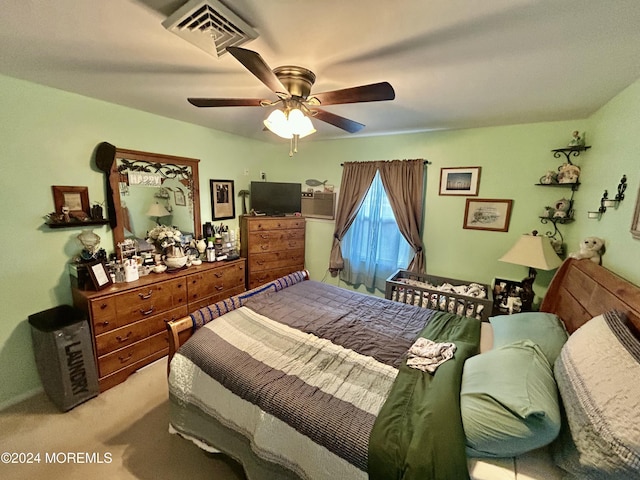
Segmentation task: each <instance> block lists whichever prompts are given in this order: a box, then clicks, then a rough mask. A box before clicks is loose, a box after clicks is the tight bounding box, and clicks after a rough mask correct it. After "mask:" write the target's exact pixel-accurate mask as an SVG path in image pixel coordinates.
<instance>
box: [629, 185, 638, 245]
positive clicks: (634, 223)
mask: <svg viewBox="0 0 640 480" xmlns="http://www.w3.org/2000/svg"><path fill="white" fill-rule="evenodd" d="M631 235H633V238H635V239H636V240H640V188H639V189H638V195H637V197H636V208H635V210H634V212H633V221H632V222H631Z"/></svg>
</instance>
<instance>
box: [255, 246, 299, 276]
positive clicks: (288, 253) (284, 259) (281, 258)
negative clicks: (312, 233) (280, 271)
mask: <svg viewBox="0 0 640 480" xmlns="http://www.w3.org/2000/svg"><path fill="white" fill-rule="evenodd" d="M292 265H304V249H303V248H298V249H295V250H283V251H280V252H270V253H258V254H255V255H252V256H251V257H249V271H251V272H254V273H255V272H259V271H262V270H270V269H273V268H276V269H277V268H284V267H289V266H292Z"/></svg>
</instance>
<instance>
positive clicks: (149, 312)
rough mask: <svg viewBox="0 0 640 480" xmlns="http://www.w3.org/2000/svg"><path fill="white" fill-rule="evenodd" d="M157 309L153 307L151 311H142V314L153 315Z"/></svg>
mask: <svg viewBox="0 0 640 480" xmlns="http://www.w3.org/2000/svg"><path fill="white" fill-rule="evenodd" d="M155 309H156V307H151V308H150V309H149V310H140V313H141V314H142V315H151V314H152V313H153V311H154V310H155Z"/></svg>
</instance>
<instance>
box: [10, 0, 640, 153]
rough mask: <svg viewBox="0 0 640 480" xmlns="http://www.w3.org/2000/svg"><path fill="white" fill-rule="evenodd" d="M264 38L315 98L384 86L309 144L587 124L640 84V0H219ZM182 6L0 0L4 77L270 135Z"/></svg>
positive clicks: (248, 87)
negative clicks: (188, 23) (183, 19)
mask: <svg viewBox="0 0 640 480" xmlns="http://www.w3.org/2000/svg"><path fill="white" fill-rule="evenodd" d="M221 1H222V3H224V4H225V5H227V6H228V7H229V8H231V9H232V10H233V11H234V12H235V13H236V14H237V15H238V16H240V17H241V18H242V19H244V20H245V21H246V22H247V23H248V24H249V25H251V26H252V27H254V28H255V29H256V30H257V31H258V32H259V35H260V36H259V37H258V38H257V39H256V40H253V41H251V42H249V43H247V44H245V45H243V47H244V48H248V49H251V50H254V51H256V52H259V53H260V54H261V56H262V57H263V58H264V60H265V61H266V62H267V63H268V65H269V66H270V67H271V68H275V67H277V66H280V65H286V64H295V65H299V66H303V67H306V68H309V69H311V70H312V71H314V72H315V74H316V76H317V80H316V83H315V85H314V88H313V89H312V93H313V92H316V93H317V92H323V91H328V90H335V89H341V88H347V87H352V86H356V85H362V84H368V83H374V82H381V81H388V82H390V83H391V85H393V87H394V89H395V92H396V99H395V100H393V101H387V102H375V103H366V104H349V105H337V106H327V107H325V109H326V110H328V111H330V112H332V113H336V114H338V115H342V116H345V117H347V118H350V119H352V120H355V121H357V122H360V123H364V124H365V125H366V128H364V129H363V130H362V131H361V132H360V133H358V134H349V133H346V132H343V131H342V130H339V129H337V128H336V127H333V126H331V125H328V124H324V123H322V122H319V121H315V122H314V123H315V125H316V128H318V133H316V134H315V135H313V136H312V137H309V138H308V139H305V141H309V140H313V139H316V140H317V139H324V138H340V137H348V136H364V135H380V134H389V133H397V132H415V131H425V130H433V129H452V128H469V127H480V126H490V125H506V124H516V123H529V122H539V121H552V120H566V119H576V118H583V117H586V116H588V115H590V114H591V113H593V112H594V111H595V110H597V109H598V108H599V107H601V106H602V105H603V104H604V103H606V102H607V101H608V100H610V99H611V98H612V97H613V96H615V95H616V94H617V93H619V92H620V91H621V90H622V89H624V88H625V87H627V86H628V85H630V84H631V83H633V82H634V81H635V80H637V79H638V78H640V28H639V26H640V2H639V1H638V0H608V1H602V0H537V1H536V0H490V1H489V0H485V1H482V0H464V1H463V0H401V1H390V0H351V1H349V0H313V1H312V0H233V1H231V0H221ZM183 3H185V0H53V1H51V0H40V1H36V0H2V15H1V16H0V58H1V61H0V73H1V74H5V75H9V76H13V77H17V78H22V79H25V80H30V81H33V82H36V83H40V84H43V85H49V86H51V87H55V88H59V89H62V90H66V91H70V92H75V93H78V94H81V95H85V96H88V97H93V98H97V99H102V100H105V101H108V102H112V103H116V104H120V105H126V106H129V107H132V108H135V109H139V110H144V111H147V112H151V113H155V114H158V115H162V116H166V117H170V118H175V119H178V120H183V121H185V122H190V123H193V124H198V125H203V126H206V127H210V128H214V129H217V130H222V131H226V132H231V133H235V134H238V135H242V136H246V137H252V138H256V139H260V140H265V141H271V140H274V141H276V140H277V141H281V140H279V139H278V138H277V137H275V136H274V135H273V134H271V133H269V132H266V131H263V128H262V120H263V119H264V118H265V117H266V115H267V114H268V111H267V110H266V109H263V108H260V107H225V108H201V109H198V108H196V107H193V106H192V105H190V104H189V103H187V100H186V99H187V97H223V98H226V97H248V98H268V99H276V97H275V96H274V94H273V93H271V92H270V90H269V89H268V88H267V87H266V86H264V85H263V84H262V83H261V82H260V81H258V80H257V79H256V78H255V77H254V76H253V75H252V74H251V73H249V71H248V70H246V69H245V68H244V67H243V66H242V65H241V64H240V63H239V62H238V61H237V60H236V59H235V58H233V57H232V56H231V55H229V54H225V55H223V56H222V57H220V58H215V57H212V56H210V55H208V54H206V53H204V52H203V51H201V50H199V49H198V48H196V47H195V46H193V45H191V44H190V43H187V42H186V41H184V40H182V39H180V38H179V37H178V36H176V35H175V34H173V33H171V32H169V31H167V30H166V29H165V28H164V27H163V26H162V25H161V22H162V21H163V20H165V18H167V17H168V16H169V15H170V14H171V13H173V12H174V11H175V10H176V9H177V8H178V7H179V6H181V5H182V4H183Z"/></svg>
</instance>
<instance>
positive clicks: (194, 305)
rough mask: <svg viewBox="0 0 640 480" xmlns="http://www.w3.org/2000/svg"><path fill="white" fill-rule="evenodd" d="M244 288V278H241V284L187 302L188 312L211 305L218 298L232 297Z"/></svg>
mask: <svg viewBox="0 0 640 480" xmlns="http://www.w3.org/2000/svg"><path fill="white" fill-rule="evenodd" d="M245 290H246V289H245V288H244V279H243V280H242V285H240V286H236V287H234V288H231V289H230V290H225V291H223V292H219V293H216V294H214V295H211V296H209V297H202V298H199V299H198V300H194V301H193V302H190V303H189V313H191V312H195V311H196V310H199V309H201V308H202V307H207V306H209V305H213V304H214V303H218V302H219V301H220V300H224V299H226V298H229V297H233V296H234V295H240V294H241V293H242V292H244V291H245Z"/></svg>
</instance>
